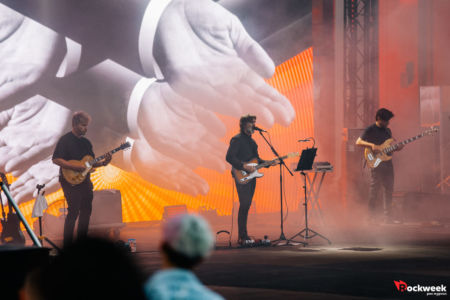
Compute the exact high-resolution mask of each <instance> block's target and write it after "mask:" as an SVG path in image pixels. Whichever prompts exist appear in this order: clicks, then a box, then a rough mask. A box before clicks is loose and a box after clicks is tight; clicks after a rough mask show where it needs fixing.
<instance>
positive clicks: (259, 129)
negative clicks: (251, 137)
mask: <svg viewBox="0 0 450 300" xmlns="http://www.w3.org/2000/svg"><path fill="white" fill-rule="evenodd" d="M253 130H258V131H259V132H267V131H266V130H264V129H261V128H259V127H257V126H253Z"/></svg>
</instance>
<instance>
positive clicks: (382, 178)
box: [356, 108, 403, 223]
mask: <svg viewBox="0 0 450 300" xmlns="http://www.w3.org/2000/svg"><path fill="white" fill-rule="evenodd" d="M393 117H394V114H393V113H392V112H391V111H389V110H387V109H385V108H380V109H379V110H378V111H377V113H376V116H375V120H376V122H375V124H372V125H370V126H369V127H367V128H366V129H365V130H364V132H363V134H362V135H361V136H360V137H359V138H358V140H357V141H356V145H358V146H362V147H369V148H370V149H371V150H372V151H373V153H375V154H376V153H379V152H381V151H382V150H383V148H382V146H381V145H382V144H383V143H384V142H385V141H386V140H388V139H391V138H392V132H391V129H389V128H388V125H389V121H390V120H391V119H392V118H393ZM401 149H403V145H399V146H398V147H397V148H396V149H395V151H399V150H401ZM370 174H371V180H370V190H369V214H370V218H369V220H370V222H374V221H375V220H376V219H377V217H378V214H377V204H378V203H377V199H378V192H379V191H380V189H381V187H383V188H384V221H385V222H386V223H392V222H393V219H392V192H393V190H394V166H393V164H392V160H390V159H389V160H385V161H382V162H381V163H379V165H377V167H376V168H372V169H371V173H370Z"/></svg>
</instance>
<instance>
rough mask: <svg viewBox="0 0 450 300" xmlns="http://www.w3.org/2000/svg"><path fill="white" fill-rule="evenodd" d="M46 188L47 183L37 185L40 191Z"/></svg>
mask: <svg viewBox="0 0 450 300" xmlns="http://www.w3.org/2000/svg"><path fill="white" fill-rule="evenodd" d="M44 187H45V183H44V184H42V185H41V184H38V185H36V188H37V189H38V190H40V189H43V188H44Z"/></svg>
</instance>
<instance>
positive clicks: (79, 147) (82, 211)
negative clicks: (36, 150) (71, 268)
mask: <svg viewBox="0 0 450 300" xmlns="http://www.w3.org/2000/svg"><path fill="white" fill-rule="evenodd" d="M90 121H91V117H90V116H89V114H87V113H86V112H83V111H78V112H75V113H74V114H73V116H72V130H71V131H70V132H68V133H66V134H65V135H63V136H62V137H61V138H60V139H59V141H58V143H57V144H56V148H55V151H54V153H53V157H52V160H53V163H54V164H56V165H58V166H59V167H60V171H59V182H60V184H61V187H62V189H63V192H64V197H65V198H66V200H67V205H68V213H67V217H66V221H65V222H64V246H67V245H69V244H71V243H72V240H73V230H74V227H75V221H76V219H77V217H78V216H79V220H78V235H77V237H78V238H79V239H80V238H84V237H86V235H87V232H88V227H89V220H90V218H91V212H92V200H93V198H94V193H93V185H92V182H91V178H90V174H87V176H86V178H85V180H84V181H83V182H81V183H80V184H77V185H72V184H70V183H69V182H68V181H67V180H66V179H65V178H64V176H63V172H62V169H63V168H64V169H70V170H74V171H78V172H82V171H84V170H85V169H86V166H85V165H83V164H81V163H76V162H73V160H76V161H81V160H82V159H83V157H85V156H86V155H90V156H92V157H95V155H94V152H93V150H92V144H91V142H90V141H89V140H88V139H87V138H85V137H84V136H85V135H86V132H87V128H88V125H89V122H90ZM110 161H111V155H110V154H107V155H106V156H105V159H104V160H103V161H99V162H96V163H95V164H94V165H93V166H92V167H93V168H96V167H101V166H106V165H107V164H109V162H110Z"/></svg>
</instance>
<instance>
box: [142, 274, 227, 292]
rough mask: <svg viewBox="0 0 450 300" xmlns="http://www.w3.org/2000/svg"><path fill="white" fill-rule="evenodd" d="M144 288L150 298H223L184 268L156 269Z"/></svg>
mask: <svg viewBox="0 0 450 300" xmlns="http://www.w3.org/2000/svg"><path fill="white" fill-rule="evenodd" d="M144 289H145V294H146V295H147V298H148V299H151V300H161V299H163V300H169V299H170V300H172V299H173V300H175V299H180V300H181V299H183V300H190V299H199V300H202V299H205V300H206V299H208V300H223V299H224V298H223V297H222V296H220V295H219V294H217V293H215V292H213V291H211V290H210V289H208V288H207V287H206V286H204V285H203V284H202V283H201V282H200V281H199V280H198V278H197V277H196V276H195V275H194V273H192V272H191V271H189V270H185V269H167V270H162V271H158V272H156V273H155V274H154V275H153V276H152V277H151V278H150V279H149V280H148V281H147V282H146V283H145V287H144Z"/></svg>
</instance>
